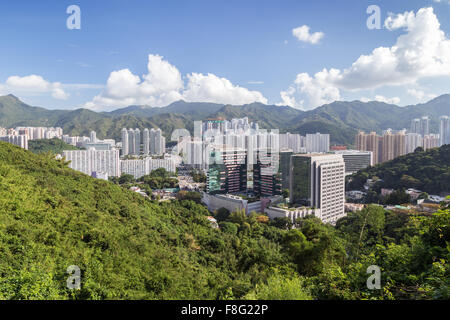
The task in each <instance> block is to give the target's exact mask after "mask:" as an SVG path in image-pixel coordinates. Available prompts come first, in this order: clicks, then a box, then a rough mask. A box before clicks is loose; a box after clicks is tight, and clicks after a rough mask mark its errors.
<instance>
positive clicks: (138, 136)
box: [134, 128, 141, 155]
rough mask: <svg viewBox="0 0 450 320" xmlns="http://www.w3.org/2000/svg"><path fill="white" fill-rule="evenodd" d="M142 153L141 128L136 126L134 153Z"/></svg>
mask: <svg viewBox="0 0 450 320" xmlns="http://www.w3.org/2000/svg"><path fill="white" fill-rule="evenodd" d="M140 153H141V130H139V129H138V128H136V129H135V130H134V154H135V155H139V154H140Z"/></svg>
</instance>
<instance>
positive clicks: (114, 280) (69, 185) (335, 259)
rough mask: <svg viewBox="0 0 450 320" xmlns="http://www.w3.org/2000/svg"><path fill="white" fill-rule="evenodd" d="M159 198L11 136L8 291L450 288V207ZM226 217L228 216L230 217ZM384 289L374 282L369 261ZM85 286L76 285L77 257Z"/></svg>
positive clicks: (2, 282) (411, 294) (356, 293)
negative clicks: (292, 214)
mask: <svg viewBox="0 0 450 320" xmlns="http://www.w3.org/2000/svg"><path fill="white" fill-rule="evenodd" d="M193 196H194V195H190V194H185V195H184V197H185V198H180V200H174V201H164V202H157V201H152V200H149V199H148V198H144V197H142V196H140V195H138V194H136V193H134V192H131V191H128V190H126V189H125V188H122V187H121V186H119V185H116V184H114V183H112V182H108V181H103V180H96V179H94V178H91V177H89V176H86V175H84V174H82V173H78V172H75V171H73V170H71V169H69V168H68V167H67V164H66V163H65V162H64V161H63V160H54V159H53V158H52V156H51V155H50V154H48V153H47V154H39V155H35V154H32V153H30V152H27V151H25V150H22V149H19V148H18V147H15V146H12V145H10V144H6V143H0V299H201V298H203V299H236V298H245V299H362V298H373V299H391V298H421V299H430V298H440V299H448V298H449V297H450V296H449V283H448V281H449V280H448V279H449V272H450V268H449V265H448V258H449V249H450V245H449V242H450V227H449V222H450V221H449V215H450V212H449V208H448V207H447V208H442V210H441V211H440V212H439V213H436V214H432V215H423V216H412V215H403V214H397V213H392V212H386V211H384V210H383V209H382V208H381V207H376V206H375V207H369V208H367V209H364V210H363V211H362V212H358V213H353V214H349V215H348V217H346V218H344V219H341V220H340V221H339V222H338V224H337V226H336V227H332V226H330V225H324V224H322V223H321V222H320V220H318V219H317V218H314V217H308V218H305V219H301V220H298V221H296V222H295V223H294V226H295V229H291V230H285V229H283V228H284V227H286V224H284V225H283V224H280V227H276V226H274V224H273V223H272V222H270V223H269V222H268V219H267V217H266V216H264V215H261V214H257V213H252V214H250V215H249V216H247V215H245V213H244V212H239V211H238V212H231V213H229V212H226V211H225V210H218V212H217V213H216V216H217V218H218V220H220V224H219V226H220V228H219V229H215V228H213V227H212V226H211V224H210V222H209V221H208V220H207V219H206V216H208V215H210V213H209V212H208V211H207V210H206V208H205V207H204V206H203V205H200V204H197V203H196V202H195V201H192V200H186V199H189V197H193ZM219 218H220V219H219ZM373 264H375V265H378V266H380V268H381V270H382V282H381V283H382V290H369V289H367V287H366V280H367V277H368V274H367V273H366V270H367V267H368V266H370V265H373ZM70 265H77V266H79V267H80V269H81V289H80V290H73V291H72V290H69V289H68V288H67V287H66V281H67V279H68V276H69V275H68V274H67V273H66V270H67V267H69V266H70Z"/></svg>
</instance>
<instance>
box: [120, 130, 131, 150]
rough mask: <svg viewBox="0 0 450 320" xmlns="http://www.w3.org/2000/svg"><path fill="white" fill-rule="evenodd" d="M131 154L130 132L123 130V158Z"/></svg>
mask: <svg viewBox="0 0 450 320" xmlns="http://www.w3.org/2000/svg"><path fill="white" fill-rule="evenodd" d="M129 153H130V146H129V144H128V130H127V129H125V128H123V129H122V156H126V155H128V154H129Z"/></svg>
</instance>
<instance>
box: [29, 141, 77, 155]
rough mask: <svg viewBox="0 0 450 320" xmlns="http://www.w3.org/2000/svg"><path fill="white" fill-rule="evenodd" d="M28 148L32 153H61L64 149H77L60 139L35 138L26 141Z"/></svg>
mask: <svg viewBox="0 0 450 320" xmlns="http://www.w3.org/2000/svg"><path fill="white" fill-rule="evenodd" d="M28 150H30V151H31V152H33V153H45V152H51V153H54V154H62V152H63V151H64V150H79V148H77V147H75V146H73V145H71V144H67V143H65V142H64V141H62V140H61V139H57V138H53V139H37V140H30V141H28Z"/></svg>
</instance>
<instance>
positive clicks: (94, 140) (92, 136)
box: [90, 131, 97, 143]
mask: <svg viewBox="0 0 450 320" xmlns="http://www.w3.org/2000/svg"><path fill="white" fill-rule="evenodd" d="M90 140H91V143H96V142H97V133H96V132H95V131H91V133H90Z"/></svg>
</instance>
